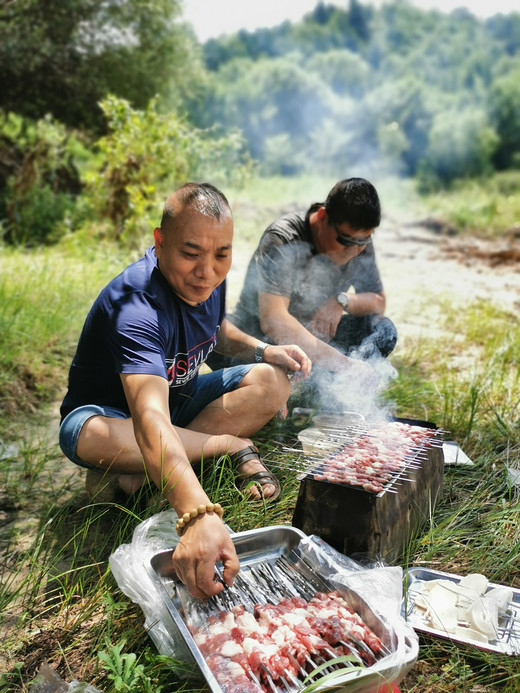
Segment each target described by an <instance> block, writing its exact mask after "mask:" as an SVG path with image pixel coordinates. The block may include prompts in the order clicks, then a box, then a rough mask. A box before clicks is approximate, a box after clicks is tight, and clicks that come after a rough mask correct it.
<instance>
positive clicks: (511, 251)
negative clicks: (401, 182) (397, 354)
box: [375, 219, 520, 338]
mask: <svg viewBox="0 0 520 693" xmlns="http://www.w3.org/2000/svg"><path fill="white" fill-rule="evenodd" d="M430 225H433V224H430ZM376 234H377V237H376V241H375V243H376V252H377V257H378V263H379V267H380V271H381V274H382V277H383V284H384V287H385V293H386V297H387V310H386V312H387V315H388V316H389V317H390V318H392V320H393V321H394V322H395V324H396V325H397V328H398V332H399V335H400V337H401V338H405V337H407V336H423V337H424V336H428V335H432V336H438V335H440V334H442V332H443V331H444V330H445V327H444V320H443V316H442V314H441V310H442V304H443V302H444V301H445V300H449V301H450V302H451V303H452V305H453V306H455V307H460V309H461V310H464V308H465V306H467V305H468V304H469V303H471V302H473V301H475V300H480V299H481V300H486V301H490V302H492V303H493V304H494V305H496V306H497V307H499V308H501V309H503V310H507V311H511V312H512V313H513V314H516V315H518V314H519V313H520V238H519V237H517V236H515V234H514V233H513V232H511V233H509V234H508V235H507V237H506V238H505V239H504V240H503V241H499V242H484V241H474V240H460V239H458V238H455V237H450V236H446V235H443V234H442V233H437V232H435V231H432V230H429V229H428V228H426V227H425V226H421V225H419V224H404V223H401V224H400V223H398V222H397V221H395V220H389V219H386V220H383V223H382V225H381V228H380V229H378V230H377V232H376Z"/></svg>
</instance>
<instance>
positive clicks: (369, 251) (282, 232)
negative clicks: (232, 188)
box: [227, 214, 383, 338]
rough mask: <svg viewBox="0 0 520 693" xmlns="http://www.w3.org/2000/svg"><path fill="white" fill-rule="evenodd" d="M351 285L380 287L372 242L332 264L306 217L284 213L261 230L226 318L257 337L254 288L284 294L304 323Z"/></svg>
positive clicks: (358, 288) (360, 288) (374, 289)
mask: <svg viewBox="0 0 520 693" xmlns="http://www.w3.org/2000/svg"><path fill="white" fill-rule="evenodd" d="M350 287H354V289H355V291H356V293H363V292H366V291H370V292H375V293H377V292H380V291H382V290H383V284H382V282H381V277H380V275H379V270H378V268H377V265H376V260H375V253H374V244H373V243H371V244H370V245H367V246H366V248H365V249H364V250H363V252H362V253H360V254H359V255H357V256H356V257H354V258H352V260H349V262H347V264H346V265H335V264H334V263H333V262H331V261H330V259H329V258H328V257H327V256H326V255H320V254H319V253H318V252H317V250H316V248H315V247H314V243H313V240H312V235H311V230H310V226H309V223H308V219H307V218H306V217H303V216H301V215H299V214H287V215H285V216H283V217H281V218H280V219H278V220H277V221H275V222H273V223H272V224H271V225H270V226H269V227H268V228H267V229H266V230H265V231H264V233H263V235H262V238H261V239H260V243H259V244H258V247H257V249H256V250H255V252H254V254H253V257H252V258H251V261H250V263H249V266H248V269H247V273H246V278H245V281H244V286H243V288H242V292H241V294H240V298H239V300H238V304H237V306H236V308H235V310H234V311H233V313H231V314H230V315H228V316H227V317H228V319H229V320H231V322H233V323H234V324H235V325H236V326H237V327H239V328H240V329H241V330H243V331H244V332H246V333H247V334H251V335H253V336H255V337H258V338H262V337H263V336H264V335H263V334H262V330H261V329H260V320H259V315H258V292H259V291H263V292H266V293H270V294H277V295H279V296H285V297H286V298H288V299H289V300H290V303H289V313H290V314H291V315H293V316H294V317H295V318H297V319H298V320H299V322H301V323H302V324H303V325H304V326H305V327H307V326H308V323H309V322H310V320H311V318H312V316H313V314H314V313H315V312H316V310H318V308H319V307H320V306H321V305H322V304H323V303H324V302H325V301H326V300H327V299H328V298H329V297H330V296H337V294H338V293H339V292H340V291H347V290H348V289H349V288H350Z"/></svg>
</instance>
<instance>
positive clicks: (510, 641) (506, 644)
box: [402, 568, 520, 655]
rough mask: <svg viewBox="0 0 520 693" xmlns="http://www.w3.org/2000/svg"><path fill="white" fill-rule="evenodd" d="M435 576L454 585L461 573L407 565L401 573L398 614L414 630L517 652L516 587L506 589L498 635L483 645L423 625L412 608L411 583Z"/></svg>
mask: <svg viewBox="0 0 520 693" xmlns="http://www.w3.org/2000/svg"><path fill="white" fill-rule="evenodd" d="M438 579H442V580H451V581H452V582H454V583H456V584H458V583H459V582H460V581H461V579H462V575H455V574H453V573H443V572H442V571H439V570H431V569H427V568H409V569H408V571H407V572H406V574H405V580H404V582H405V599H404V602H403V609H402V615H403V617H404V618H406V620H407V621H408V623H409V624H410V625H411V626H412V628H413V629H414V630H416V631H420V632H423V633H430V634H431V635H435V636H438V637H440V638H444V639H448V640H453V641H454V642H462V643H466V644H468V645H473V646H475V647H478V648H480V649H482V650H490V651H492V652H499V653H501V654H506V655H519V654H520V590H518V589H515V588H513V587H509V588H508V589H511V590H512V592H513V600H512V601H511V602H510V603H509V607H508V609H507V612H506V616H505V617H503V618H500V619H499V628H498V638H497V639H496V640H491V641H490V642H489V643H488V644H486V643H485V642H480V641H477V640H472V639H470V638H462V637H458V636H456V635H453V634H451V633H448V632H446V631H443V630H438V629H436V628H431V627H430V626H428V625H427V623H425V621H424V619H423V618H422V617H421V615H420V614H419V613H418V612H417V610H416V609H415V596H416V594H417V589H416V588H414V585H415V586H416V587H417V586H418V583H419V582H426V581H429V580H438ZM503 586H504V585H499V584H496V583H492V582H490V583H489V584H488V591H489V590H491V589H493V588H495V587H503Z"/></svg>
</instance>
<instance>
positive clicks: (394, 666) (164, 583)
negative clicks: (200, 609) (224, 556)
mask: <svg viewBox="0 0 520 693" xmlns="http://www.w3.org/2000/svg"><path fill="white" fill-rule="evenodd" d="M231 536H232V540H233V543H234V545H235V547H236V550H237V554H238V557H239V560H240V564H241V571H245V570H247V569H248V568H251V567H253V568H255V567H257V566H261V565H265V564H266V563H268V564H274V563H275V562H276V561H277V560H278V559H280V557H289V556H291V561H294V556H295V554H296V555H297V556H299V559H298V560H297V562H296V563H295V565H296V566H297V568H298V569H299V570H301V572H302V574H303V573H304V572H305V571H308V570H309V568H308V566H307V565H306V564H305V561H304V558H303V555H302V554H301V553H299V545H300V543H301V541H302V539H305V538H306V535H305V534H304V533H303V532H301V531H300V530H298V529H296V528H294V527H290V526H273V527H266V528H261V529H255V530H250V531H247V532H239V533H236V534H232V535H231ZM146 567H147V570H148V572H149V574H150V576H151V577H152V580H153V582H154V584H155V586H156V587H157V590H158V593H159V595H160V597H161V599H162V601H163V603H164V604H165V606H166V609H167V612H168V615H169V620H168V623H167V624H165V625H166V627H167V628H168V631H169V633H170V635H171V636H172V637H173V639H174V641H175V642H176V643H177V644H178V645H180V646H181V654H180V658H182V659H183V660H184V661H185V662H187V663H190V664H195V665H197V666H198V668H199V669H200V672H201V673H202V676H203V677H204V679H205V681H206V683H207V686H208V688H209V690H210V691H211V692H212V693H222V688H221V687H220V685H219V683H218V682H217V680H216V679H215V677H214V675H213V673H212V672H211V670H210V668H209V666H208V665H207V663H206V661H205V659H204V657H203V656H202V654H201V652H200V650H199V649H198V647H197V645H196V643H195V641H194V639H193V637H192V635H191V633H190V631H189V629H188V627H187V625H186V623H185V621H184V619H183V616H182V614H183V612H184V606H185V603H186V589H185V587H184V585H182V583H181V582H180V581H179V580H178V578H177V577H176V575H175V573H174V571H173V567H172V563H171V551H163V552H161V553H159V554H156V555H155V556H154V557H153V558H152V560H151V561H150V564H149V565H147V566H146ZM312 574H313V575H317V576H318V577H319V578H320V580H321V581H322V583H323V584H324V585H325V586H327V587H329V588H330V589H337V587H332V586H331V585H329V584H328V582H327V580H326V579H325V578H324V576H323V575H320V574H319V573H318V572H317V571H313V573H312ZM338 591H339V592H340V593H341V595H342V597H343V598H344V599H345V600H346V601H347V603H348V604H349V606H350V607H351V608H352V609H353V610H354V611H356V612H357V613H358V614H359V615H360V616H361V618H362V619H363V621H364V622H365V623H366V624H367V625H368V626H369V627H370V628H371V629H372V630H373V631H374V632H375V633H376V635H377V636H378V637H379V638H380V639H381V641H382V642H383V644H384V645H385V647H386V648H387V649H388V651H390V653H393V652H395V649H396V647H397V638H396V635H395V633H394V632H393V631H392V630H391V629H389V628H388V627H387V625H386V624H385V623H384V622H383V620H382V619H381V618H380V617H379V616H378V615H377V614H375V613H374V612H373V611H372V610H371V609H370V608H369V606H368V605H367V604H366V602H364V601H363V600H362V599H361V597H360V596H359V595H358V594H357V593H355V592H353V591H351V590H348V589H347V588H345V589H340V590H338ZM205 601H210V600H205ZM404 649H405V650H406V653H405V654H404V655H403V654H402V653H401V654H400V656H401V657H402V661H400V662H397V661H396V657H395V656H393V655H392V654H390V655H389V656H387V657H384V658H383V659H381V660H379V661H378V662H377V664H376V665H374V666H377V671H376V670H374V667H366V668H364V669H355V670H352V669H345V675H344V676H343V675H342V676H341V679H336V680H335V682H334V683H333V684H332V683H331V684H330V686H328V685H325V684H324V685H323V687H321V686H320V689H319V690H320V691H328V690H334V691H345V692H346V691H349V692H351V691H357V692H359V693H372V692H373V691H374V692H375V691H377V690H378V688H379V686H381V685H382V684H383V683H385V682H386V683H391V682H392V679H393V678H395V675H396V673H397V674H399V673H400V671H403V672H404V671H405V670H408V669H409V668H410V666H411V665H412V664H413V662H414V661H415V656H416V652H415V651H414V648H413V647H412V646H411V644H409V643H408V641H407V642H406V644H405V648H404ZM386 660H389V661H388V668H387V669H385V661H386ZM293 690H295V689H293ZM301 690H303V686H302V689H301Z"/></svg>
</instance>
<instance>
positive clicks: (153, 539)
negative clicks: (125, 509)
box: [109, 509, 178, 657]
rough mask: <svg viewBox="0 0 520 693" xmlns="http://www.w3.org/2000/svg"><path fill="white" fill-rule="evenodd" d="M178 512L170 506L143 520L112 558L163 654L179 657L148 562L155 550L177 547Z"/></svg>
mask: <svg viewBox="0 0 520 693" xmlns="http://www.w3.org/2000/svg"><path fill="white" fill-rule="evenodd" d="M177 519H178V518H177V514H176V513H175V511H174V510H172V509H169V510H166V511H164V512H162V513H158V514H157V515H152V517H150V518H148V519H147V520H145V521H144V522H141V524H140V525H138V526H137V527H136V528H135V530H134V534H133V536H132V543H131V544H122V545H121V546H119V547H118V548H117V549H116V550H115V551H114V553H113V554H112V555H111V556H110V558H109V564H110V569H111V570H112V574H113V575H114V577H115V579H116V582H117V584H118V585H119V587H120V589H121V591H122V592H123V593H124V594H126V596H127V597H129V598H130V599H131V600H132V601H133V602H134V603H136V604H139V606H140V607H141V609H142V611H143V614H144V616H145V624H144V627H145V628H146V630H147V631H148V634H149V635H150V637H151V638H152V640H153V642H154V644H155V646H156V647H157V649H158V651H159V652H161V654H165V655H169V656H170V657H176V655H177V648H176V643H175V642H174V641H173V638H172V637H171V635H170V633H169V632H168V629H167V628H166V626H165V623H168V613H167V609H166V607H165V605H164V603H163V601H162V599H161V598H160V596H159V595H158V594H157V590H156V587H155V585H154V583H153V580H152V578H151V577H150V575H149V574H148V572H147V570H146V568H145V565H146V563H147V562H149V561H150V560H151V559H152V558H153V556H154V555H155V554H156V553H159V552H160V551H166V550H167V549H172V550H173V549H174V548H175V546H176V545H177V541H178V537H177V533H176V532H175V524H176V522H177Z"/></svg>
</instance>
